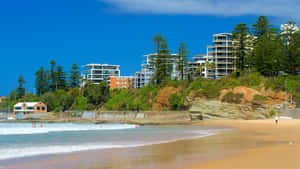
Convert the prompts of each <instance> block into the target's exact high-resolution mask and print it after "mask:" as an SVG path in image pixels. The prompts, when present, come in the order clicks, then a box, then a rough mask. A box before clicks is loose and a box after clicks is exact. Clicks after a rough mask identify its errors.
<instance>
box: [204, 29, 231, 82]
mask: <svg viewBox="0 0 300 169" xmlns="http://www.w3.org/2000/svg"><path fill="white" fill-rule="evenodd" d="M212 43H213V45H212V46H208V53H207V56H212V59H213V62H214V63H215V67H214V68H213V69H214V71H213V74H208V75H207V77H208V78H211V77H212V76H213V78H220V77H222V76H226V75H228V74H230V73H232V72H234V71H236V66H235V63H236V59H237V58H236V56H235V55H234V53H233V43H234V41H233V37H232V34H231V33H220V34H214V35H213V42H212Z"/></svg>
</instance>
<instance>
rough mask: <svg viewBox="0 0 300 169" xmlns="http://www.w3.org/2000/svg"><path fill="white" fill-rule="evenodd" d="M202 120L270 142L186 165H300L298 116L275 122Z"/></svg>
mask: <svg viewBox="0 0 300 169" xmlns="http://www.w3.org/2000/svg"><path fill="white" fill-rule="evenodd" d="M201 124H205V125H219V126H220V125H221V126H230V127H235V128H238V130H240V131H241V133H243V134H242V135H244V137H245V138H246V139H248V140H252V141H254V142H261V141H265V142H266V143H268V142H269V143H270V145H268V144H266V145H264V146H263V147H260V148H248V149H246V150H243V151H242V152H241V153H239V154H238V155H235V156H233V157H226V158H222V159H218V160H211V161H206V162H202V163H200V164H199V165H196V166H193V167H191V168H189V169H300V120H280V121H279V124H277V125H276V124H275V123H274V120H254V121H206V122H201ZM248 133H252V134H248ZM253 133H256V134H253Z"/></svg>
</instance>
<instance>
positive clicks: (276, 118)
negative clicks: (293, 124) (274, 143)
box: [275, 116, 278, 124]
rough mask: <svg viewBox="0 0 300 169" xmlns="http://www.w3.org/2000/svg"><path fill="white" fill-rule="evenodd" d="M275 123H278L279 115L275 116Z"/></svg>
mask: <svg viewBox="0 0 300 169" xmlns="http://www.w3.org/2000/svg"><path fill="white" fill-rule="evenodd" d="M275 123H276V124H278V116H275Z"/></svg>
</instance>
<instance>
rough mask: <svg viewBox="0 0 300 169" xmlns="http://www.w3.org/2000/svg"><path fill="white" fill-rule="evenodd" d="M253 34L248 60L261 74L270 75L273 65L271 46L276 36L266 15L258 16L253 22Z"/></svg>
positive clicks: (275, 30)
mask: <svg viewBox="0 0 300 169" xmlns="http://www.w3.org/2000/svg"><path fill="white" fill-rule="evenodd" d="M252 26H253V35H254V36H255V37H257V39H256V40H255V43H254V44H255V45H254V49H253V53H252V55H251V58H250V62H251V63H252V64H253V66H254V68H255V69H256V70H257V71H258V72H260V73H261V74H263V75H272V74H273V73H274V71H275V70H274V66H273V63H274V62H273V59H274V56H273V50H272V49H273V46H274V43H276V37H277V36H278V35H277V34H276V32H277V31H278V30H277V29H276V28H273V25H271V24H269V20H268V18H267V17H266V16H260V17H259V18H258V19H257V21H256V24H253V25H252Z"/></svg>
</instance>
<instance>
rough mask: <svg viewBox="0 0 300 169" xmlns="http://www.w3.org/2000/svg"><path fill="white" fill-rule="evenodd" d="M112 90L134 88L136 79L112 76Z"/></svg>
mask: <svg viewBox="0 0 300 169" xmlns="http://www.w3.org/2000/svg"><path fill="white" fill-rule="evenodd" d="M109 79H110V80H109V81H110V90H113V89H128V88H133V83H134V78H133V77H131V76H111V77H110V78H109Z"/></svg>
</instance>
